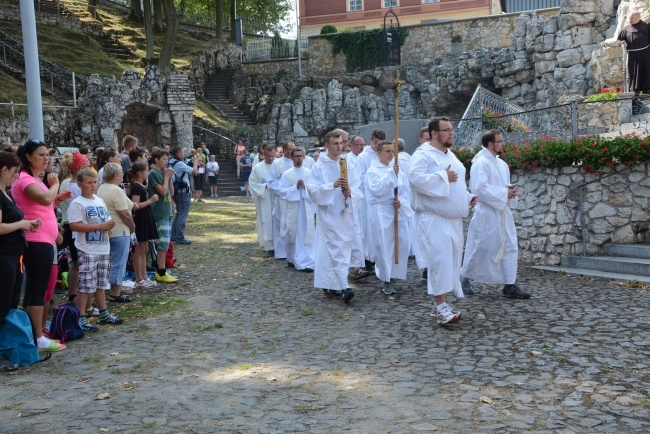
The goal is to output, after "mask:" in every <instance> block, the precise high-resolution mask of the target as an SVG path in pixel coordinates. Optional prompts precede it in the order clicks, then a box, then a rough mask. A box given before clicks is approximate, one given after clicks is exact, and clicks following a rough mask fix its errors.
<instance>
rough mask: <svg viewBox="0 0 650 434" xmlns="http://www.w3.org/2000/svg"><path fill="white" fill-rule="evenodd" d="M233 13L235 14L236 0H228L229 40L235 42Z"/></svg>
mask: <svg viewBox="0 0 650 434" xmlns="http://www.w3.org/2000/svg"><path fill="white" fill-rule="evenodd" d="M235 15H237V0H230V40H231V41H233V42H235Z"/></svg>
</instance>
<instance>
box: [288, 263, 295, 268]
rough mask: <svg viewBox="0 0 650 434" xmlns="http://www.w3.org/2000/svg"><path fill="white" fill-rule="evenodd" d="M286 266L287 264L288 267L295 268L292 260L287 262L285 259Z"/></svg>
mask: <svg viewBox="0 0 650 434" xmlns="http://www.w3.org/2000/svg"><path fill="white" fill-rule="evenodd" d="M287 266H288V267H289V268H296V266H295V265H293V262H288V261H287Z"/></svg>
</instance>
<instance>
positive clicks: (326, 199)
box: [307, 152, 364, 290]
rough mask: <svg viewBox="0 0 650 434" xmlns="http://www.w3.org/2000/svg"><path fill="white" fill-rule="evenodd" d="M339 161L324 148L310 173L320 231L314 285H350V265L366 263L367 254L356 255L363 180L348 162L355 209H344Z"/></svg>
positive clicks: (351, 202) (359, 246) (316, 241)
mask: <svg viewBox="0 0 650 434" xmlns="http://www.w3.org/2000/svg"><path fill="white" fill-rule="evenodd" d="M339 170H340V169H339V161H338V160H332V159H331V158H329V157H328V156H327V153H325V152H323V153H322V154H321V155H320V157H319V158H318V161H317V162H316V164H314V167H313V168H312V170H311V173H310V174H309V180H308V182H307V192H308V194H309V197H310V198H311V200H312V202H314V203H315V204H316V233H315V236H314V245H313V248H314V256H315V258H314V259H315V265H314V287H316V288H322V289H333V290H344V289H347V288H349V285H348V271H349V268H350V267H362V266H363V265H364V264H363V260H362V259H363V258H361V260H358V259H355V256H356V255H353V248H355V249H356V250H359V251H360V250H361V249H362V244H361V239H360V237H359V231H358V230H355V217H354V209H355V206H354V202H356V201H359V200H360V199H361V198H362V197H363V194H362V192H361V189H360V186H361V181H360V179H359V177H358V176H357V173H356V171H355V170H354V166H352V165H348V184H349V186H350V190H351V193H352V197H351V198H350V199H348V205H349V207H350V209H352V210H353V211H352V212H350V213H344V212H343V209H344V208H345V198H344V197H343V194H341V189H340V188H336V187H334V182H335V181H336V180H337V179H338V178H339V177H340V171H339Z"/></svg>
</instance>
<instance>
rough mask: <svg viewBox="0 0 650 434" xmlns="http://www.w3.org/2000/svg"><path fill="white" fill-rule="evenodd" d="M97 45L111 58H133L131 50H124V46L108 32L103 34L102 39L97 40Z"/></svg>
mask: <svg viewBox="0 0 650 434" xmlns="http://www.w3.org/2000/svg"><path fill="white" fill-rule="evenodd" d="M99 43H100V44H101V45H102V50H103V51H104V52H105V53H106V54H110V55H111V56H112V57H117V58H120V59H130V58H131V57H132V56H133V53H131V50H129V49H128V48H126V46H124V44H122V43H121V42H120V40H119V39H118V37H117V36H116V35H115V34H114V33H113V32H112V31H110V30H109V31H108V32H105V33H104V36H103V37H101V38H99Z"/></svg>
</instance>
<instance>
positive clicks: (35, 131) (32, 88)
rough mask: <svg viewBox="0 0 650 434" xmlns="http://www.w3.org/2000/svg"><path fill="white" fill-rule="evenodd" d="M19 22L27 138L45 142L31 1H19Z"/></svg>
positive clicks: (36, 44) (34, 18)
mask: <svg viewBox="0 0 650 434" xmlns="http://www.w3.org/2000/svg"><path fill="white" fill-rule="evenodd" d="M20 21H21V24H22V27H23V51H24V56H25V84H26V86H27V115H28V118H29V136H30V138H31V139H34V140H45V132H44V130H43V102H42V100H41V74H40V65H39V62H38V42H37V39H36V16H35V15H34V2H33V1H32V0H20Z"/></svg>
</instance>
